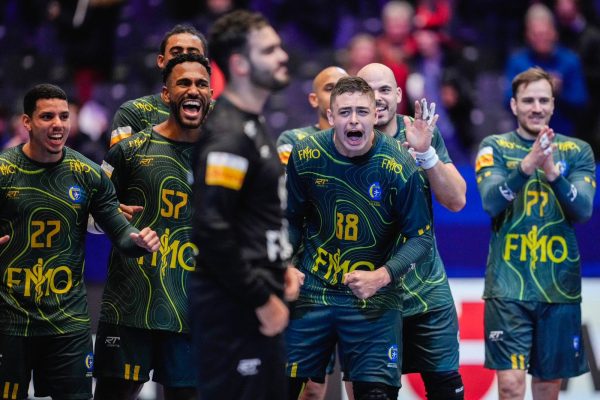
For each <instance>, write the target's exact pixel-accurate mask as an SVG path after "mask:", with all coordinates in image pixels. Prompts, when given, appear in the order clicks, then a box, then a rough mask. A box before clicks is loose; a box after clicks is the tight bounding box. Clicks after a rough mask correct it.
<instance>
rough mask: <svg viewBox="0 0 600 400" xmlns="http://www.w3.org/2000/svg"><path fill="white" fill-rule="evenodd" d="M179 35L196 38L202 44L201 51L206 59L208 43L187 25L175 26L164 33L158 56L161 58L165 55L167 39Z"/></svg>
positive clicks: (194, 29) (200, 34)
mask: <svg viewBox="0 0 600 400" xmlns="http://www.w3.org/2000/svg"><path fill="white" fill-rule="evenodd" d="M180 33H189V34H190V35H193V36H197V37H198V39H200V41H201V42H202V47H203V49H202V51H203V52H204V56H205V57H208V42H207V41H206V37H204V35H203V34H202V33H200V31H199V30H197V29H196V28H194V27H193V26H191V25H188V24H177V25H175V26H174V27H173V28H172V29H171V30H170V31H168V32H167V33H165V35H164V36H163V39H162V41H161V42H160V54H162V55H163V56H164V55H165V51H166V50H167V42H168V41H169V38H170V37H171V36H173V35H179V34H180Z"/></svg>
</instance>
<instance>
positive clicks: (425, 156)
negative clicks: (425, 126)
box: [415, 146, 440, 169]
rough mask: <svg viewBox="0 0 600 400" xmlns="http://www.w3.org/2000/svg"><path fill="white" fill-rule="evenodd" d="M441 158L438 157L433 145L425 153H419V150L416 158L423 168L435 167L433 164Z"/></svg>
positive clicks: (418, 164)
mask: <svg viewBox="0 0 600 400" xmlns="http://www.w3.org/2000/svg"><path fill="white" fill-rule="evenodd" d="M439 159H440V158H439V157H438V155H437V152H436V151H435V149H434V148H433V146H429V148H428V149H427V151H425V152H423V153H419V152H418V151H416V152H415V160H416V162H417V166H419V167H421V168H423V169H430V168H433V166H434V165H435V164H437V162H438V161H439Z"/></svg>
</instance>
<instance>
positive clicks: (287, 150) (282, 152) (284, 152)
mask: <svg viewBox="0 0 600 400" xmlns="http://www.w3.org/2000/svg"><path fill="white" fill-rule="evenodd" d="M292 148H293V146H292V145H291V144H282V145H281V146H279V147H277V154H278V155H279V161H281V163H282V164H283V165H287V163H288V161H289V160H290V154H292Z"/></svg>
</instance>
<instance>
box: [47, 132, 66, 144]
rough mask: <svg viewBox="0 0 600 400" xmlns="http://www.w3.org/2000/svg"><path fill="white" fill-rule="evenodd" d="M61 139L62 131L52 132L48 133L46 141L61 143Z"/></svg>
mask: <svg viewBox="0 0 600 400" xmlns="http://www.w3.org/2000/svg"><path fill="white" fill-rule="evenodd" d="M62 140H63V135H62V133H53V134H52V135H48V141H49V142H50V143H52V144H55V145H57V144H61V143H62Z"/></svg>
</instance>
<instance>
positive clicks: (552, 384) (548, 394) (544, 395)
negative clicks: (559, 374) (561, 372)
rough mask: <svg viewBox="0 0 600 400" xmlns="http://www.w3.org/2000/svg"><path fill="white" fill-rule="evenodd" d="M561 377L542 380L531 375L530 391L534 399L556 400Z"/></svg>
mask: <svg viewBox="0 0 600 400" xmlns="http://www.w3.org/2000/svg"><path fill="white" fill-rule="evenodd" d="M561 382H562V379H553V380H543V379H540V378H536V377H533V379H532V380H531V393H532V394H533V398H534V399H535V400H558V394H559V392H560V384H561Z"/></svg>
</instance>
